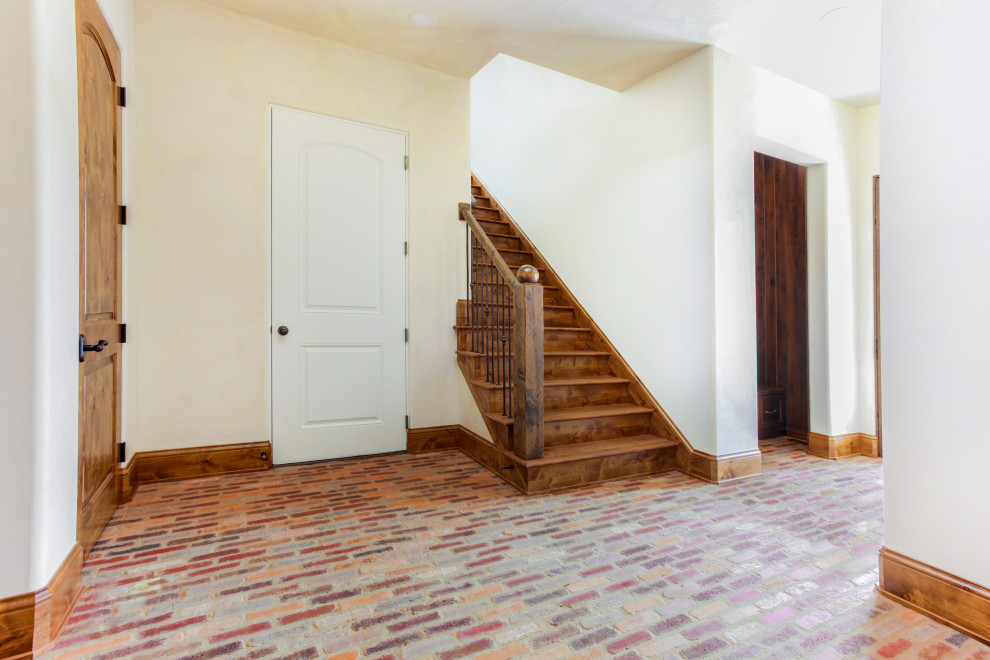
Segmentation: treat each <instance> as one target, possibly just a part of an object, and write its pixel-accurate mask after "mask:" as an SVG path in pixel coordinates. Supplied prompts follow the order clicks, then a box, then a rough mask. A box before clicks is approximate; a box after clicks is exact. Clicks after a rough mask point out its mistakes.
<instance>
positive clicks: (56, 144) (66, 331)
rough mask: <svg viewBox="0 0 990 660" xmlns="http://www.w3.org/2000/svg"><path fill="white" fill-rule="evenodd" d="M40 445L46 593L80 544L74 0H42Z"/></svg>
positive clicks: (38, 557)
mask: <svg viewBox="0 0 990 660" xmlns="http://www.w3.org/2000/svg"><path fill="white" fill-rule="evenodd" d="M32 15H33V29H34V43H33V50H34V60H33V61H34V100H35V105H34V108H35V115H34V135H35V146H34V148H35V154H36V160H35V163H34V177H35V187H34V196H35V225H34V226H35V239H36V243H35V259H36V261H35V268H36V271H35V272H36V276H35V277H36V279H35V289H34V295H35V332H36V341H37V344H36V353H35V366H34V373H35V378H34V383H35V385H34V386H35V408H34V417H35V441H34V455H33V460H32V464H33V465H32V472H31V491H32V498H31V572H30V575H29V583H30V584H29V586H30V587H31V589H39V588H41V587H42V586H44V585H45V584H46V583H47V582H48V580H49V579H50V578H51V576H52V574H54V572H55V571H56V570H57V569H58V567H59V566H60V565H61V564H62V562H63V561H64V560H65V557H66V555H67V554H68V553H69V551H70V550H71V549H72V547H73V545H75V542H76V511H77V491H78V446H79V439H78V438H79V424H78V412H77V411H78V401H79V360H78V355H77V353H78V344H77V342H76V338H77V337H78V334H79V110H78V107H79V105H78V92H77V79H76V39H75V35H76V17H75V3H74V2H73V1H72V0H34V1H33V2H32Z"/></svg>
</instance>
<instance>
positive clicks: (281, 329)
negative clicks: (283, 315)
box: [278, 325, 289, 337]
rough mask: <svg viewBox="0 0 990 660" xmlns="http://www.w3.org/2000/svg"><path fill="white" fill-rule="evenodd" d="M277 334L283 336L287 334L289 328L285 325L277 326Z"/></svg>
mask: <svg viewBox="0 0 990 660" xmlns="http://www.w3.org/2000/svg"><path fill="white" fill-rule="evenodd" d="M278 334H280V335H282V336H283V337H284V336H286V335H287V334H289V329H288V328H287V327H285V326H284V325H280V326H278Z"/></svg>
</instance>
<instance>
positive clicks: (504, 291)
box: [499, 281, 509, 417]
mask: <svg viewBox="0 0 990 660" xmlns="http://www.w3.org/2000/svg"><path fill="white" fill-rule="evenodd" d="M502 285H503V286H502V289H501V292H502V295H501V296H500V297H501V299H502V307H501V311H502V330H501V332H500V333H499V334H500V335H501V342H502V349H501V352H500V353H499V366H500V368H501V371H502V416H503V417H505V416H507V415H508V410H509V408H508V396H509V392H508V377H507V376H508V374H507V373H506V372H507V369H506V362H505V360H506V357H507V354H506V345H505V342H506V341H507V339H508V338H507V337H506V334H507V332H506V326H507V325H508V320H509V310H508V309H507V308H506V305H507V304H508V296H507V293H508V291H507V289H508V287H507V286H506V283H505V282H504V281H503V282H502Z"/></svg>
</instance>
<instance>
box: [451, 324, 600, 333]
mask: <svg viewBox="0 0 990 660" xmlns="http://www.w3.org/2000/svg"><path fill="white" fill-rule="evenodd" d="M483 327H484V326H480V325H455V326H454V330H472V329H474V328H478V329H481V328H483ZM547 330H551V331H556V330H566V331H568V332H591V328H577V327H575V328H570V327H567V326H549V325H548V326H545V327H544V328H543V331H544V332H546V331H547Z"/></svg>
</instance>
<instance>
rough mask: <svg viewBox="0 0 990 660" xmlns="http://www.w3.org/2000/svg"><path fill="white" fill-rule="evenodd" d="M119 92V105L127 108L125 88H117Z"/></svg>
mask: <svg viewBox="0 0 990 660" xmlns="http://www.w3.org/2000/svg"><path fill="white" fill-rule="evenodd" d="M117 92H118V96H117V105H119V106H120V107H122V108H126V107H127V90H126V89H125V88H123V87H118V88H117Z"/></svg>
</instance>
